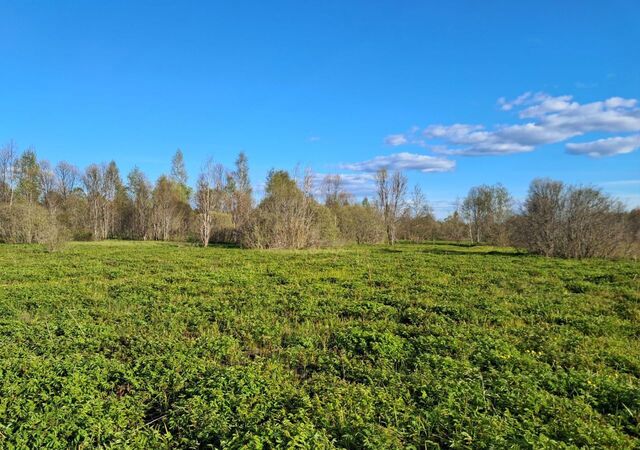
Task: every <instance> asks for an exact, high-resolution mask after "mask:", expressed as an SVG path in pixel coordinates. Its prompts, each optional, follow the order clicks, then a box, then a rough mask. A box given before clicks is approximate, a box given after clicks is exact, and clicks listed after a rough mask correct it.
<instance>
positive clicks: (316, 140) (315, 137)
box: [309, 136, 320, 142]
mask: <svg viewBox="0 0 640 450" xmlns="http://www.w3.org/2000/svg"><path fill="white" fill-rule="evenodd" d="M319 140H320V136H311V137H310V138H309V142H318V141H319Z"/></svg>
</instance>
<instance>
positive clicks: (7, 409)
mask: <svg viewBox="0 0 640 450" xmlns="http://www.w3.org/2000/svg"><path fill="white" fill-rule="evenodd" d="M639 421H640V265H639V264H638V263H637V262H634V261H606V260H582V261H579V260H561V259H549V258H541V257H535V256H529V255H526V254H518V253H516V252H514V251H512V250H510V249H500V248H491V247H466V246H464V245H456V244H425V245H417V244H400V245H397V246H395V247H393V248H391V247H386V246H361V247H355V246H354V247H347V248H338V249H327V250H312V251H258V250H241V249H236V248H222V247H210V248H206V249H203V248H198V247H194V246H189V245H186V244H171V243H155V242H152V243H143V242H117V241H106V242H99V243H73V244H69V245H68V246H67V247H66V248H65V249H63V250H62V251H60V252H55V253H48V252H46V251H45V250H44V248H42V247H40V246H36V245H30V246H28V245H3V246H0V447H1V448H68V447H72V448H96V447H107V448H220V447H222V448H241V447H245V448H255V449H259V448H273V447H290V448H372V449H384V448H415V449H419V448H420V449H421V448H579V447H589V448H616V449H620V448H640V425H639Z"/></svg>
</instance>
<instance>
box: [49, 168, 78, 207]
mask: <svg viewBox="0 0 640 450" xmlns="http://www.w3.org/2000/svg"><path fill="white" fill-rule="evenodd" d="M55 174H56V177H57V181H58V192H60V195H61V196H62V198H63V199H66V198H67V197H68V196H69V195H70V194H71V193H72V192H73V190H74V189H75V188H76V186H77V185H78V181H79V180H80V178H81V177H80V171H79V170H78V168H77V167H76V166H74V165H72V164H69V163H68V162H66V161H60V162H59V163H58V164H57V165H56V168H55Z"/></svg>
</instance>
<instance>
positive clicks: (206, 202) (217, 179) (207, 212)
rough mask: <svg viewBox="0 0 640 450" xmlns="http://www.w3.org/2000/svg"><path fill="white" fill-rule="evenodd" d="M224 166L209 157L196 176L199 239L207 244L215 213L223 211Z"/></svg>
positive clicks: (204, 244) (205, 245)
mask: <svg viewBox="0 0 640 450" xmlns="http://www.w3.org/2000/svg"><path fill="white" fill-rule="evenodd" d="M224 179H225V178H224V167H223V166H222V164H214V163H213V161H212V160H211V159H209V160H208V161H207V163H206V164H205V165H204V167H203V169H202V172H201V173H200V176H199V177H198V189H197V190H196V208H197V211H198V221H199V223H200V226H199V231H200V241H201V242H202V245H203V246H204V247H207V246H208V245H209V240H210V239H211V233H212V230H213V225H214V221H215V216H216V213H220V212H223V209H224V203H225V198H224V197H225V184H224Z"/></svg>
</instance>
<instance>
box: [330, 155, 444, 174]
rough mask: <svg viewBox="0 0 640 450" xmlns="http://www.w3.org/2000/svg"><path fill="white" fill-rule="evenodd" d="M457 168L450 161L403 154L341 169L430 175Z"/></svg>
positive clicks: (357, 163) (351, 164)
mask: <svg viewBox="0 0 640 450" xmlns="http://www.w3.org/2000/svg"><path fill="white" fill-rule="evenodd" d="M455 166H456V162H455V161H452V160H450V159H446V158H440V157H437V156H428V155H420V154H417V153H407V152H402V153H394V154H392V155H387V156H376V157H375V158H373V159H370V160H368V161H362V162H356V163H350V164H342V165H341V166H340V167H341V168H342V169H346V170H354V171H361V172H375V171H377V170H379V169H383V168H387V169H390V170H417V171H420V172H422V173H429V172H448V171H450V170H453V169H454V168H455Z"/></svg>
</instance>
